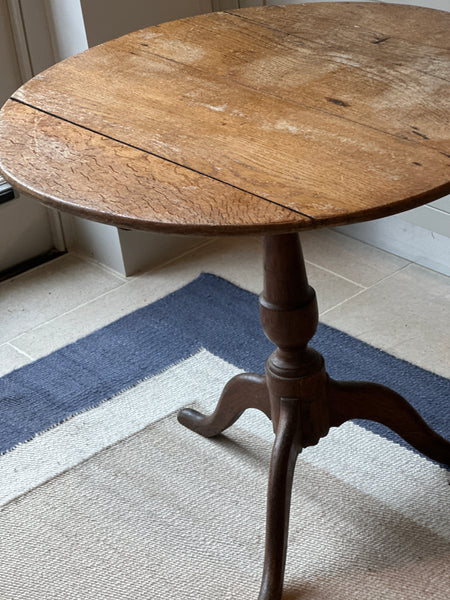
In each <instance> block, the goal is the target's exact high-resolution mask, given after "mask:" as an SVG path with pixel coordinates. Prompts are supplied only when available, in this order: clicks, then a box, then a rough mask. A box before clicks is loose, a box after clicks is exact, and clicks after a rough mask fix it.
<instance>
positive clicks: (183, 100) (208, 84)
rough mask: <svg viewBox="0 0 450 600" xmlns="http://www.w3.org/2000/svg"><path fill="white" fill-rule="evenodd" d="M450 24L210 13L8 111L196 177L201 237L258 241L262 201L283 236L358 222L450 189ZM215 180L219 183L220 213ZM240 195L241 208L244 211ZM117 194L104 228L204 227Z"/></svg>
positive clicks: (19, 123) (36, 85) (73, 72)
mask: <svg viewBox="0 0 450 600" xmlns="http://www.w3.org/2000/svg"><path fill="white" fill-rule="evenodd" d="M400 15H403V21H402V19H400ZM394 17H395V18H394ZM448 20H449V17H448V15H447V14H446V13H440V12H439V11H431V10H427V9H416V8H412V7H407V6H397V5H395V6H393V5H387V6H383V7H381V8H380V7H379V6H378V5H372V4H368V3H365V4H361V5H359V4H355V3H350V4H341V3H340V5H339V7H337V6H335V5H334V4H309V5H289V6H286V7H266V8H255V9H247V10H243V11H238V12H231V13H215V14H211V15H202V16H199V17H193V18H189V19H183V20H180V21H177V22H173V23H169V24H165V25H162V26H157V27H151V28H148V29H145V30H141V31H139V32H136V33H133V34H129V35H127V36H124V37H122V38H119V39H118V40H114V41H113V42H109V43H107V44H103V45H101V46H98V47H96V48H93V49H91V50H89V51H87V52H85V53H83V54H81V55H78V56H76V57H73V58H71V59H68V60H67V61H64V62H63V63H60V64H59V65H56V66H55V67H53V68H51V69H50V70H48V71H46V72H44V73H43V74H41V75H39V76H37V77H36V78H34V79H33V80H31V81H30V82H29V83H27V84H26V85H25V86H23V87H22V88H21V89H20V90H18V92H16V94H15V95H14V98H15V99H16V100H18V101H20V102H21V103H25V104H27V105H29V106H30V107H36V108H37V109H39V110H40V111H44V112H47V113H49V114H50V115H53V116H54V117H57V118H59V119H64V120H66V121H68V122H70V123H73V126H74V127H75V126H79V127H80V130H81V131H83V132H85V133H84V134H83V135H86V136H95V135H96V134H100V135H102V136H104V137H108V138H111V140H110V141H111V142H113V141H114V142H115V143H116V144H121V143H122V144H124V145H127V146H131V147H133V148H134V149H135V150H136V151H140V152H142V153H147V154H148V155H149V156H152V157H153V160H154V161H156V159H158V160H163V161H166V162H169V163H170V164H172V163H174V164H175V165H179V168H183V167H184V168H185V170H187V171H189V172H190V173H195V174H196V177H197V179H196V186H197V188H196V194H197V201H196V203H194V204H195V211H197V221H198V223H197V224H198V225H200V224H205V223H208V225H207V226H208V227H211V228H213V227H214V226H213V224H212V221H211V219H216V218H217V219H218V220H217V227H218V229H217V232H218V233H220V232H222V231H223V230H224V229H225V228H226V227H227V226H229V227H230V232H231V230H232V229H233V228H236V227H239V217H238V215H241V218H242V227H243V228H246V230H248V228H249V227H250V222H251V219H252V218H253V216H252V215H251V214H250V213H248V208H247V205H246V204H245V202H246V201H247V200H248V198H247V196H245V193H247V195H248V196H250V197H251V198H252V200H251V204H252V207H253V208H254V209H255V210H256V208H255V207H256V206H258V207H259V208H258V209H257V212H258V211H261V210H262V207H264V202H265V200H267V201H268V203H267V204H268V206H269V207H270V208H268V210H274V209H273V207H274V206H279V207H285V208H286V211H285V213H283V215H281V214H280V212H277V215H278V217H275V220H274V221H273V224H274V227H276V228H278V229H279V230H281V229H280V228H283V227H292V226H293V224H295V226H297V225H298V227H299V228H304V227H306V226H314V227H317V226H325V225H332V224H343V223H351V222H357V221H361V220H365V219H370V218H376V217H381V216H387V215H389V214H393V213H395V212H399V211H401V210H406V209H408V208H413V207H415V206H418V205H420V204H423V203H425V202H427V201H431V200H435V199H437V198H439V197H441V196H443V195H445V194H446V193H449V192H450V174H449V173H450V158H449V157H450V135H449V132H448V119H449V114H450V100H449V98H450V94H449V91H450V82H449V81H448V79H450V76H449V69H448V66H449V64H450V53H449V51H448V50H447V49H446V46H447V38H446V37H445V36H444V35H443V31H444V29H445V27H446V25H447V23H448ZM402 22H403V23H405V24H406V25H407V27H405V31H404V30H403V28H402V26H401V23H402ZM358 23H359V25H358ZM406 29H407V31H406ZM384 38H386V39H384ZM17 106H19V104H17ZM17 110H19V109H18V108H17ZM12 111H13V109H12V108H11V107H10V108H9V113H8V114H9V117H8V124H7V126H5V127H6V129H5V128H4V132H5V133H4V135H5V136H6V138H7V139H9V140H15V139H16V137H20V136H22V138H23V139H26V137H23V136H24V131H25V130H24V128H26V126H27V125H26V123H25V121H23V120H22V117H19V118H18V119H16V120H15V121H14V123H13V122H12V120H11V112H12ZM1 118H4V117H1ZM28 118H29V117H27V119H28ZM15 127H18V128H19V129H18V131H17V132H16V131H15ZM2 143H3V142H2ZM116 154H117V156H116V157H115V158H114V160H115V161H119V162H120V161H121V160H122V159H121V158H118V157H119V156H120V153H116ZM47 160H50V159H47ZM111 160H112V158H111ZM3 162H4V161H3V159H2V160H1V161H0V169H1V168H3V169H4V168H5V167H4V166H3V167H2V163H3ZM8 164H9V167H8V171H9V172H10V173H13V174H15V175H16V176H17V178H19V177H18V173H19V172H20V180H21V182H22V185H23V186H24V187H26V185H27V179H28V178H29V177H32V175H31V174H28V173H27V172H26V166H25V165H24V164H23V161H22V162H21V163H20V164H17V165H14V160H13V158H12V157H11V156H9V163H8ZM49 164H50V163H49ZM155 164H156V162H155ZM158 164H160V163H158ZM55 165H56V163H55ZM62 168H63V165H62V163H61V162H59V163H58V169H62ZM118 168H122V167H118ZM55 169H56V167H55ZM55 169H54V170H53V171H52V169H51V168H50V167H48V169H47V175H46V177H48V182H47V184H46V185H47V188H46V189H51V188H52V185H53V184H52V181H51V179H52V177H53V179H56V180H60V177H59V171H58V170H55ZM183 172H184V171H183ZM67 176H68V177H69V178H70V173H68V175H67ZM191 176H193V175H191ZM96 177H97V175H96V174H95V172H94V171H93V172H92V173H91V174H90V178H91V183H92V187H93V188H95V187H96V185H97V186H98V187H100V188H101V187H102V186H103V187H104V186H105V174H104V173H102V174H100V175H99V177H98V182H97V183H95V181H94V180H95V178H96ZM211 182H215V184H217V185H219V184H220V183H222V187H221V188H220V190H221V194H222V195H221V197H220V198H217V200H216V202H217V210H215V209H213V210H212V208H211V206H212V205H213V204H214V202H213V203H212V200H211V196H210V191H209V190H210V187H211V185H212V184H211ZM39 185H42V184H39ZM72 185H73V186H74V187H76V182H75V181H73V182H72ZM36 186H37V187H39V186H38V184H35V185H33V186H32V187H33V193H37V191H38V189H37V187H36ZM59 189H60V192H59V194H60V199H61V201H63V202H65V198H64V195H63V190H61V187H60V186H59ZM152 189H153V188H152ZM237 192H239V193H240V194H243V196H242V197H243V198H247V200H245V201H244V204H242V206H241V205H240V204H239V203H240V202H241V199H240V198H241V196H239V194H237ZM183 193H184V192H183ZM173 194H174V198H175V192H173ZM45 195H46V193H44V191H43V190H41V192H40V197H41V198H44V197H45ZM113 195H114V182H112V183H111V185H110V186H108V196H109V197H112V196H113ZM116 196H117V198H116V199H115V201H114V206H115V207H116V208H115V209H114V210H113V209H111V210H110V212H109V217H108V218H109V219H110V222H113V221H114V219H115V218H116V217H114V215H115V214H116V213H115V212H114V211H115V210H118V208H119V207H120V210H121V211H124V214H125V213H126V214H128V215H132V214H137V213H136V211H138V213H139V214H140V215H141V216H140V217H139V219H138V221H139V223H140V227H141V228H148V229H151V228H154V226H155V223H166V222H170V223H172V222H173V220H174V219H181V221H180V229H181V226H182V225H183V223H184V221H183V220H182V216H181V214H182V213H183V211H184V210H185V211H186V215H187V216H186V219H185V221H186V222H187V223H189V224H190V226H193V225H194V222H195V219H194V218H193V217H192V212H190V210H189V206H190V207H192V206H193V204H192V201H191V200H189V201H188V202H187V205H188V206H187V207H185V204H186V201H185V200H184V199H183V198H182V197H181V194H178V200H177V205H179V207H180V210H179V211H175V212H174V213H173V215H176V217H173V218H172V216H170V217H169V218H168V217H167V215H165V214H164V206H163V205H158V204H157V203H155V204H153V200H151V198H148V200H149V201H151V202H152V210H153V211H154V214H152V216H151V217H149V221H148V222H147V223H146V222H145V219H146V218H147V217H146V216H142V215H147V214H148V213H147V212H146V211H147V208H146V209H145V210H144V209H142V210H141V209H140V208H139V207H137V206H136V201H135V200H134V199H133V200H131V199H128V198H126V197H124V195H123V194H122V195H120V196H119V195H118V194H116ZM238 196H239V200H237V197H238ZM52 197H53V200H52V201H53V202H54V203H57V202H58V199H57V197H56V196H55V195H53V196H52ZM256 199H258V202H256ZM269 202H270V204H269ZM223 203H225V204H227V206H229V208H228V209H227V210H226V211H225V212H223V210H222V208H220V209H219V205H220V204H223ZM147 204H148V202H147ZM232 205H233V210H231V208H230V207H231V206H232ZM103 208H104V207H103V205H102V210H103ZM72 209H73V210H76V209H75V205H73V206H72ZM82 210H85V207H83V209H82ZM279 210H281V209H278V208H277V209H276V211H279ZM91 211H92V214H94V213H95V209H94V208H93V205H92V206H91ZM157 211H161V212H160V213H159V214H156V212H157ZM211 211H212V212H211ZM289 211H295V213H294V215H293V216H290V215H289ZM219 213H220V215H221V218H218V217H217V214H219ZM231 213H233V216H232V217H230V220H229V222H228V221H227V219H228V215H229V214H231ZM258 214H260V213H258ZM212 215H213V216H212ZM288 215H289V216H288ZM305 215H306V217H305ZM122 217H123V214H122V212H120V214H119V212H118V213H117V218H118V219H122ZM308 217H309V218H308ZM95 218H98V217H95ZM271 218H272V216H271V215H268V216H267V218H264V217H263V216H262V215H261V214H260V217H259V218H258V217H257V218H256V220H255V221H254V227H253V230H254V231H265V230H267V228H270V227H271V225H270V223H271V222H272V221H271ZM288 230H289V229H286V231H288ZM243 231H244V230H243Z"/></svg>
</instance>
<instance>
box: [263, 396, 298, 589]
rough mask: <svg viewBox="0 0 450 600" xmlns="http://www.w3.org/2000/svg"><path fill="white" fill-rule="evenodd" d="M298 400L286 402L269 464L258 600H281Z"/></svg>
mask: <svg viewBox="0 0 450 600" xmlns="http://www.w3.org/2000/svg"><path fill="white" fill-rule="evenodd" d="M298 407H299V403H298V401H297V399H292V398H283V399H282V400H281V401H280V413H279V421H278V428H277V432H276V437H275V443H274V446H273V450H272V459H271V464H270V474H269V487H268V495H267V520H266V549H265V558H264V570H263V578H262V582H261V589H260V592H259V596H258V600H280V599H281V596H282V593H283V577H284V568H285V563H286V552H287V541H288V530H289V512H290V504H291V492H292V480H293V477H294V470H295V463H296V460H297V456H298V454H299V452H300V451H301V445H300V437H301V436H300V435H299V433H300V430H301V422H300V420H301V417H300V412H299V410H298Z"/></svg>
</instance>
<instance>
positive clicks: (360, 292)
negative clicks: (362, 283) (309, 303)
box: [319, 288, 367, 337]
mask: <svg viewBox="0 0 450 600" xmlns="http://www.w3.org/2000/svg"><path fill="white" fill-rule="evenodd" d="M365 292H367V289H366V288H364V289H362V290H358V291H357V292H356V293H355V294H353V295H352V296H349V297H348V298H345V300H342V301H341V302H338V303H337V304H335V305H334V306H331V307H330V308H327V309H326V310H324V311H323V312H320V313H319V317H320V318H322V317H324V316H325V315H327V314H328V313H329V312H331V311H332V310H335V309H336V308H339V307H341V306H342V305H343V304H345V303H346V302H350V301H351V300H353V299H354V298H356V297H357V296H360V295H361V294H364V293H365ZM319 301H320V299H319ZM354 337H358V336H354Z"/></svg>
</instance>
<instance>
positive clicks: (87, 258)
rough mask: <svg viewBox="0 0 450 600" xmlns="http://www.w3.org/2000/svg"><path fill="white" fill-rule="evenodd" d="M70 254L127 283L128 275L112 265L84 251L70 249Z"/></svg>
mask: <svg viewBox="0 0 450 600" xmlns="http://www.w3.org/2000/svg"><path fill="white" fill-rule="evenodd" d="M68 254H69V255H70V256H75V257H76V258H78V259H79V260H81V261H83V262H85V263H87V264H88V265H92V266H94V267H97V268H99V269H100V270H101V271H104V272H105V273H107V274H108V275H111V276H112V277H114V278H115V279H118V280H119V281H120V282H122V283H127V276H126V275H122V273H119V271H116V270H115V269H113V268H112V267H108V265H105V264H103V263H101V262H100V261H98V260H95V258H91V257H90V256H87V255H86V254H83V253H82V252H77V251H76V250H70V251H69V253H68ZM118 287H120V286H118Z"/></svg>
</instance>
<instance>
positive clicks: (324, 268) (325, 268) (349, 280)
mask: <svg viewBox="0 0 450 600" xmlns="http://www.w3.org/2000/svg"><path fill="white" fill-rule="evenodd" d="M305 262H306V264H307V265H308V264H309V265H312V266H313V267H315V268H316V269H321V270H322V271H325V272H326V273H330V274H331V275H334V276H335V277H339V278H340V279H343V280H344V281H347V282H348V283H351V284H353V285H356V286H357V287H359V288H363V289H364V290H366V289H368V287H367V286H365V285H363V284H362V283H358V282H356V281H354V280H353V279H349V278H348V277H345V275H341V274H340V273H336V271H332V270H331V269H328V268H327V267H324V266H323V265H319V264H317V263H315V262H313V261H312V260H309V259H308V258H305Z"/></svg>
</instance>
